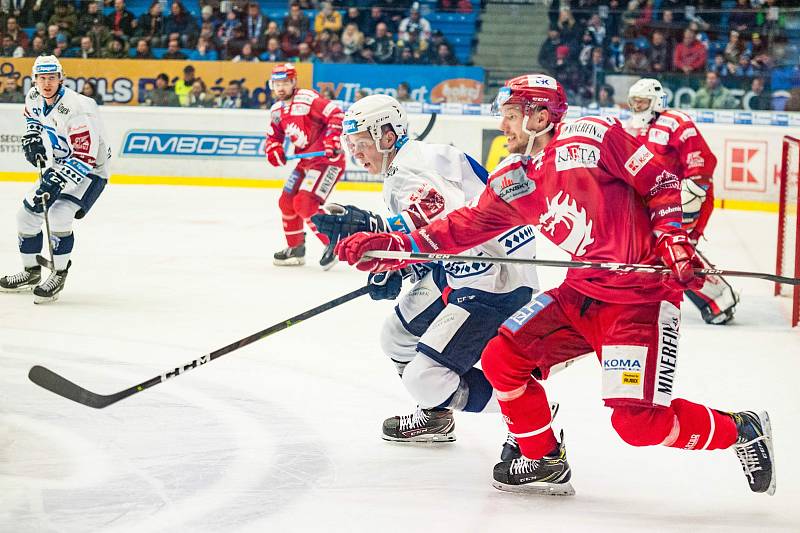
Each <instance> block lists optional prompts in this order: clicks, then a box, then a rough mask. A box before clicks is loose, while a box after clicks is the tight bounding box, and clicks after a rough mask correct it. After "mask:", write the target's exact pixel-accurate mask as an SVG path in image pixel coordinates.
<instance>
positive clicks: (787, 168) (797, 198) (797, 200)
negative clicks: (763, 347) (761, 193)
mask: <svg viewBox="0 0 800 533" xmlns="http://www.w3.org/2000/svg"><path fill="white" fill-rule="evenodd" d="M799 177H800V139H798V138H796V137H790V136H788V135H787V136H785V137H784V138H783V149H782V151H781V171H780V180H781V181H780V188H781V189H780V204H779V207H778V254H777V258H776V263H775V272H776V273H777V274H778V275H781V276H791V277H795V278H797V277H800V216H798V212H800V179H799ZM787 293H788V294H789V295H790V296H791V299H792V327H795V326H796V325H797V324H798V322H800V285H795V286H793V287H792V286H788V287H784V286H783V285H781V284H780V283H776V284H775V295H776V296H778V295H781V294H787Z"/></svg>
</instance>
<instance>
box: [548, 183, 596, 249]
mask: <svg viewBox="0 0 800 533" xmlns="http://www.w3.org/2000/svg"><path fill="white" fill-rule="evenodd" d="M545 200H546V202H547V211H546V212H545V213H543V214H542V215H541V216H540V217H539V223H538V224H537V225H536V228H537V229H538V230H539V231H541V232H542V233H547V234H549V235H550V236H551V237H552V238H553V242H555V243H556V244H557V245H558V247H559V248H561V249H562V250H566V251H567V252H569V253H571V254H573V255H575V256H581V255H583V254H585V253H586V248H587V247H588V246H589V245H590V244H592V243H593V242H594V237H593V236H592V229H593V227H594V224H593V223H592V221H591V220H590V219H589V215H588V213H587V212H586V209H584V208H583V207H580V208H579V207H578V204H577V202H576V201H575V200H574V199H571V198H570V196H569V194H565V193H564V191H559V192H558V194H556V195H555V196H554V197H553V198H552V199H551V198H545ZM562 225H563V227H564V229H562V228H561V226H562ZM565 232H566V237H564V238H562V237H561V236H562V235H564V233H565Z"/></svg>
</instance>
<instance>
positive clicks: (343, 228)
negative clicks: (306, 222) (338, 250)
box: [311, 204, 386, 243]
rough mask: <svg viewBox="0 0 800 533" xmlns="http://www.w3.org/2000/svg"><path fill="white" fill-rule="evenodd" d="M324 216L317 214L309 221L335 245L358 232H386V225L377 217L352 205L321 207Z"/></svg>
mask: <svg viewBox="0 0 800 533" xmlns="http://www.w3.org/2000/svg"><path fill="white" fill-rule="evenodd" d="M322 210H323V211H325V213H326V214H321V213H320V214H317V215H314V216H312V217H311V221H312V222H313V223H314V224H315V225H316V226H317V230H318V231H319V232H320V233H322V234H323V235H325V236H326V237H328V239H329V240H330V242H333V243H336V242H339V241H340V240H341V239H344V238H345V237H349V236H350V235H352V234H354V233H358V232H359V231H370V232H382V231H386V223H385V222H384V221H383V218H381V217H380V216H379V215H376V214H375V213H373V212H371V211H367V210H366V209H359V208H358V207H356V206H354V205H339V204H327V205H325V206H323V207H322Z"/></svg>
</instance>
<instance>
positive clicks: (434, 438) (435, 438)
mask: <svg viewBox="0 0 800 533" xmlns="http://www.w3.org/2000/svg"><path fill="white" fill-rule="evenodd" d="M381 438H382V439H383V440H385V441H387V442H399V443H407V444H414V443H416V444H436V443H440V442H455V440H456V435H455V433H436V434H428V435H420V436H418V437H408V438H404V439H398V438H395V437H390V436H389V435H381Z"/></svg>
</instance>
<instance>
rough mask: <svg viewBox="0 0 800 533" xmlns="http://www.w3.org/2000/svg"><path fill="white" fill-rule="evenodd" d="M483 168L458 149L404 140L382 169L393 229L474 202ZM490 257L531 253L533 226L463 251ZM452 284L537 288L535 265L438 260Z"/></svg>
mask: <svg viewBox="0 0 800 533" xmlns="http://www.w3.org/2000/svg"><path fill="white" fill-rule="evenodd" d="M486 178H487V172H486V170H485V169H484V168H483V167H482V166H481V165H480V164H478V163H477V162H476V161H475V160H474V159H472V158H471V157H469V156H468V155H466V154H464V153H463V152H461V151H460V150H458V149H457V148H454V147H453V146H449V145H445V144H425V143H423V142H420V141H413V140H407V141H405V143H403V144H402V146H401V147H400V149H399V150H398V152H397V155H395V157H394V160H393V161H392V163H391V165H390V166H389V168H388V169H387V172H386V177H385V179H384V184H383V197H384V201H385V203H386V206H387V208H388V209H389V211H390V213H391V216H390V217H389V219H388V222H389V226H390V227H391V229H392V230H395V231H396V230H399V231H404V232H411V231H413V230H415V229H418V228H421V227H423V226H426V225H428V224H430V223H431V221H433V220H435V219H437V218H441V217H443V216H445V215H446V214H447V213H449V212H450V211H453V210H455V209H458V208H460V207H463V206H464V205H467V204H468V203H470V202H473V201H477V199H478V198H479V197H480V195H481V193H482V192H483V190H484V189H485V187H486ZM464 253H465V254H467V255H477V256H480V255H487V256H492V257H519V258H526V259H532V258H534V257H535V256H536V244H535V238H534V231H533V228H532V227H531V226H520V227H517V228H514V229H512V230H509V231H505V232H503V233H502V234H501V235H499V236H498V237H497V238H495V239H492V240H490V241H487V242H486V243H484V244H481V245H480V246H477V247H475V248H473V249H471V250H469V251H467V252H464ZM435 268H441V269H443V270H444V272H445V274H446V283H447V286H449V287H450V288H451V289H453V290H455V289H461V288H472V289H478V290H481V291H485V292H488V293H508V292H511V291H513V290H515V289H517V288H518V287H523V286H524V287H530V288H532V289H534V290H536V289H538V279H537V276H536V269H535V268H532V267H531V266H522V265H509V264H498V263H474V262H470V263H442V264H441V265H438V266H437V267H435Z"/></svg>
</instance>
